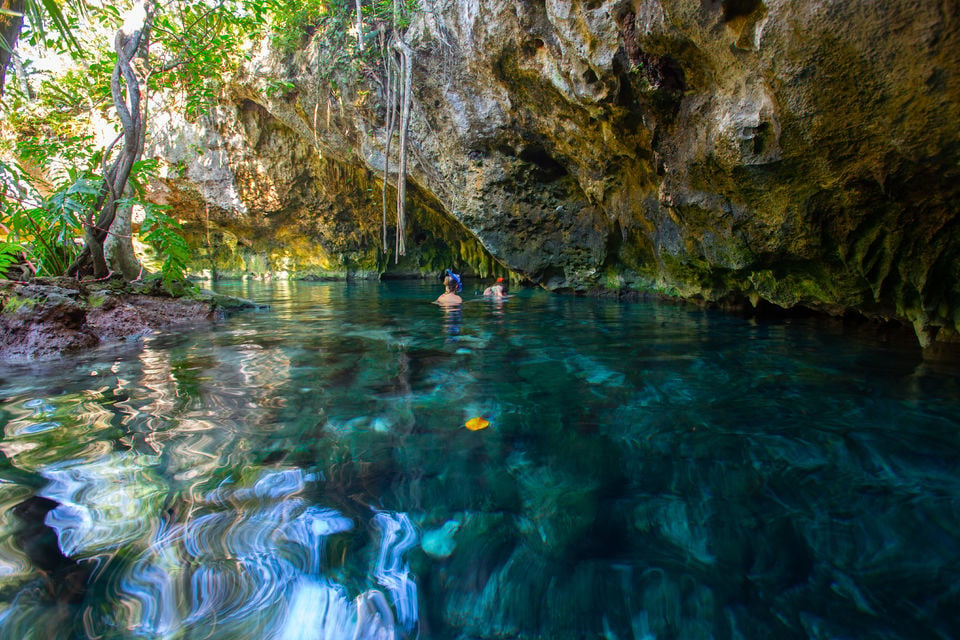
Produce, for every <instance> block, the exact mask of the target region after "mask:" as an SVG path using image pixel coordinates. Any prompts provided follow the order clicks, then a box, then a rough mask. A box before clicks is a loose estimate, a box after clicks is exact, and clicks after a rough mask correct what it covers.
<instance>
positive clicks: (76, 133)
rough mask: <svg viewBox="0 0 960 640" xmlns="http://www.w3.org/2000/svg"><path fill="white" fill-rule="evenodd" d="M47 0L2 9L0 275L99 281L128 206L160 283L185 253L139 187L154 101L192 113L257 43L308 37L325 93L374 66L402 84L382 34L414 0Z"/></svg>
mask: <svg viewBox="0 0 960 640" xmlns="http://www.w3.org/2000/svg"><path fill="white" fill-rule="evenodd" d="M51 2H52V0H24V1H23V2H21V4H22V5H24V8H23V9H22V10H21V11H19V12H18V11H17V10H16V9H17V7H16V6H15V7H14V9H13V10H9V11H6V12H5V13H3V15H4V17H6V18H9V19H10V20H8V22H11V21H12V22H11V24H12V26H10V25H8V29H7V32H5V33H4V42H6V43H8V45H7V47H6V48H4V47H3V46H0V49H4V50H6V51H8V53H9V54H11V55H10V56H8V59H9V60H8V61H9V62H10V65H9V69H11V70H12V69H16V72H15V74H14V76H13V77H9V78H8V79H7V83H6V87H5V90H4V95H3V104H2V111H3V119H4V122H3V125H2V127H3V134H4V135H3V140H2V142H0V145H2V147H3V148H2V149H0V153H2V158H3V161H2V162H0V275H2V273H3V272H4V271H6V270H8V269H9V268H10V267H11V266H12V265H13V264H19V265H20V266H21V270H22V271H23V273H24V275H31V274H32V275H61V274H70V275H77V276H78V277H90V276H93V277H97V278H100V277H106V276H108V275H110V273H111V271H113V270H114V265H108V264H107V260H108V258H107V257H105V253H104V244H105V243H107V242H109V241H114V242H119V245H120V247H121V250H125V251H126V252H127V253H128V254H130V255H132V254H133V245H132V239H131V238H130V237H129V236H122V235H119V234H113V235H114V236H116V237H113V238H110V237H108V236H110V235H111V228H112V225H113V224H114V221H115V220H116V219H117V218H118V217H120V218H123V217H124V216H126V217H127V219H128V220H129V217H130V215H131V210H132V209H133V208H134V207H136V208H138V209H139V210H140V211H141V212H142V214H143V216H144V217H143V222H142V223H141V225H140V228H139V233H138V237H139V239H140V241H142V242H144V243H146V244H149V245H152V246H153V247H154V249H155V250H156V252H157V255H158V256H159V257H160V259H159V263H160V264H159V267H160V270H161V271H162V273H163V277H164V280H165V281H168V282H173V281H175V280H181V279H183V278H184V275H185V273H186V268H187V265H188V264H189V260H190V254H189V247H188V246H187V243H186V242H185V241H184V240H183V237H182V236H181V235H180V233H179V224H178V222H177V220H176V212H175V211H171V210H168V209H165V208H162V207H159V206H157V205H156V204H154V203H151V202H149V201H148V200H147V197H146V191H145V189H144V188H143V187H144V185H145V184H146V183H147V182H148V181H149V179H150V177H151V174H152V172H153V171H154V170H155V169H156V163H155V162H153V161H152V160H150V159H144V158H142V152H143V146H144V140H145V138H146V137H147V136H149V135H150V128H149V123H150V121H151V116H152V113H151V111H150V109H153V110H156V109H158V107H157V106H156V105H157V104H158V102H157V100H155V98H162V100H164V101H171V102H172V101H176V102H177V106H176V108H177V109H178V110H180V111H182V112H184V113H185V115H186V116H187V117H188V118H198V117H199V116H201V115H203V114H204V113H206V112H207V111H208V110H209V109H210V107H211V106H212V105H214V104H215V102H216V100H217V98H218V96H219V95H220V92H221V90H222V88H223V85H224V79H225V78H229V77H230V75H231V74H232V73H233V72H234V71H235V70H236V69H237V68H238V67H239V65H241V64H242V63H243V62H244V60H246V59H248V58H249V56H250V55H251V52H252V51H253V50H254V46H253V45H254V44H255V43H258V42H260V41H262V39H263V38H269V39H270V40H271V43H272V45H273V46H274V47H276V48H278V49H279V50H281V51H287V52H292V51H293V50H295V49H296V48H297V47H299V46H302V45H303V44H304V42H305V41H306V39H307V38H310V37H313V38H314V40H315V41H316V42H318V52H319V54H320V58H321V59H320V61H319V62H320V77H321V79H326V80H327V81H328V83H329V85H330V88H331V91H332V93H333V95H336V92H337V91H338V88H337V87H338V82H342V81H349V80H350V79H352V78H356V77H358V76H359V75H362V74H365V73H371V69H374V68H378V69H385V70H386V71H387V74H386V75H387V78H388V80H387V83H388V84H390V85H391V86H394V87H395V88H397V90H402V87H401V85H400V81H399V80H398V79H396V80H394V81H391V80H390V78H391V77H392V76H390V75H389V74H390V69H391V68H393V69H400V68H402V67H401V66H400V65H397V64H396V63H393V62H392V58H393V56H394V55H397V54H396V52H397V51H401V48H400V47H399V46H398V45H397V42H402V39H401V40H399V41H398V39H397V38H396V36H395V35H394V36H393V40H392V41H391V40H390V35H389V34H396V33H398V32H400V31H402V30H403V29H405V28H406V26H407V25H408V24H409V21H410V16H411V15H412V12H413V11H415V10H416V7H417V0H373V2H367V3H364V2H361V1H360V0H307V1H306V2H302V1H298V0H215V1H211V0H174V1H173V2H170V3H163V4H160V3H157V2H156V1H155V0H126V2H120V3H102V4H100V5H96V6H94V5H90V6H88V5H86V4H85V3H84V2H83V0H67V1H66V2H60V3H57V2H53V3H52V5H51ZM14 4H16V3H14ZM134 10H136V11H134ZM18 16H19V18H18ZM131 17H135V18H136V19H135V20H134V21H131ZM17 19H19V21H20V23H19V24H20V26H19V30H20V31H16V29H15V28H16V27H17ZM125 21H126V26H125ZM11 34H12V37H11ZM358 34H359V35H358ZM18 38H19V41H20V42H22V43H27V44H28V45H29V47H30V48H29V52H28V53H29V54H30V55H32V56H34V57H37V56H38V55H39V54H40V53H45V54H46V55H49V54H57V55H59V57H60V59H61V60H66V61H67V62H68V63H69V64H67V65H65V66H64V67H62V68H60V69H55V70H50V69H49V68H42V67H41V65H39V64H37V60H36V59H34V60H31V59H29V58H28V57H27V56H17V54H16V53H15V50H14V49H13V45H15V44H16V43H17V40H18ZM391 43H392V44H391ZM391 47H393V48H391ZM388 58H389V59H390V60H388ZM391 65H392V66H391ZM393 73H394V74H397V73H398V72H397V71H396V70H395V71H394V72H393ZM278 82H279V81H278ZM283 89H284V87H283V86H282V85H280V84H278V86H277V91H283ZM391 99H392V100H394V101H395V100H396V97H395V96H393V97H391ZM160 105H161V106H160V107H159V109H164V108H166V106H165V104H164V103H160ZM398 110H399V105H398ZM398 113H399V111H398ZM399 120H400V118H399V116H398V123H399ZM104 123H106V124H107V126H108V128H112V130H113V131H114V132H115V133H116V135H117V137H116V139H115V140H114V141H113V142H112V143H104V142H103V141H102V136H101V138H100V142H97V141H96V140H95V138H94V136H93V135H92V134H91V130H92V129H93V128H94V127H95V126H100V127H101V128H102V126H103V124H104ZM400 135H401V141H402V140H403V135H404V134H403V132H402V130H401V133H400ZM401 146H402V145H401ZM400 210H401V211H402V207H401V209H400ZM398 215H399V214H398ZM128 226H129V223H128ZM398 226H399V224H398ZM116 270H117V271H122V270H121V269H120V268H119V267H116ZM122 275H124V277H127V278H132V277H134V275H135V274H134V273H131V272H130V270H129V269H127V270H126V272H124V273H122ZM136 275H142V269H141V273H140V274H136Z"/></svg>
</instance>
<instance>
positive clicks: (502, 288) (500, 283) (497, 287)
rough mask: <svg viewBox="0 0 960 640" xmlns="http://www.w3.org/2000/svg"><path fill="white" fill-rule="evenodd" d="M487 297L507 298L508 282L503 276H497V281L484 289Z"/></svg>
mask: <svg viewBox="0 0 960 640" xmlns="http://www.w3.org/2000/svg"><path fill="white" fill-rule="evenodd" d="M483 295H484V297H486V298H505V297H507V282H506V280H504V279H503V278H497V281H496V282H495V283H494V284H492V285H490V286H489V287H487V288H486V289H484V290H483Z"/></svg>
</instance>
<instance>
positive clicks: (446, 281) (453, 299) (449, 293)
mask: <svg viewBox="0 0 960 640" xmlns="http://www.w3.org/2000/svg"><path fill="white" fill-rule="evenodd" d="M443 286H444V288H445V289H446V291H444V292H443V293H442V294H441V295H440V297H439V298H437V299H436V300H434V302H436V303H437V304H439V305H440V306H442V307H450V306H454V305H458V304H462V303H463V298H461V297H460V296H458V295H457V292H458V291H460V288H461V286H462V285H461V284H460V276H458V275H457V274H455V273H453V272H452V271H450V269H447V275H446V276H445V277H444V278H443Z"/></svg>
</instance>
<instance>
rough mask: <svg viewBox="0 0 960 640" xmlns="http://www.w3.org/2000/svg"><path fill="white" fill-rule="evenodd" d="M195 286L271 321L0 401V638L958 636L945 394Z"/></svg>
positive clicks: (715, 342)
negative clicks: (478, 421) (245, 304)
mask: <svg viewBox="0 0 960 640" xmlns="http://www.w3.org/2000/svg"><path fill="white" fill-rule="evenodd" d="M470 286H471V285H470V284H469V283H468V287H470ZM218 288H219V289H220V290H221V291H223V292H226V293H231V294H234V295H242V296H245V297H250V298H253V299H255V300H258V301H262V302H268V303H270V304H271V305H272V308H271V311H270V312H254V313H246V314H243V315H238V316H235V317H232V318H229V319H227V320H225V321H222V322H220V323H219V324H217V325H216V326H215V327H214V328H213V329H212V330H209V331H207V330H200V331H192V332H182V333H175V334H168V335H160V336H156V337H152V338H149V339H146V340H145V341H139V342H132V343H129V344H122V345H114V346H111V347H107V348H104V349H101V350H98V351H96V352H93V353H88V354H84V355H82V356H77V357H73V358H68V359H65V360H63V361H60V362H58V363H54V364H52V365H31V366H27V365H16V366H7V367H5V368H4V369H3V370H2V373H0V426H2V429H3V438H2V440H0V452H2V457H0V637H3V638H82V637H95V638H171V639H173V638H176V639H180V638H190V639H193V638H230V639H234V638H298V639H301V638H302V639H306V638H325V639H326V638H330V639H334V638H337V639H339V638H343V639H353V638H413V637H420V638H427V639H433V638H436V639H448V638H450V639H453V638H545V639H546V638H550V639H554V638H557V639H563V638H621V639H627V638H629V639H640V638H658V639H672V638H721V639H725V638H729V639H737V638H951V637H954V638H955V637H960V616H958V614H957V613H956V612H957V611H958V610H960V609H958V604H960V596H958V591H960V481H958V467H957V460H958V451H960V435H958V418H957V416H958V415H960V412H958V408H960V377H958V375H957V372H956V371H955V370H951V369H949V368H939V369H936V368H931V365H929V364H925V363H924V362H922V361H921V360H920V359H919V358H918V356H917V354H916V353H915V352H913V351H910V350H908V349H898V348H897V347H895V346H890V345H885V344H881V343H878V342H875V341H872V340H869V339H865V338H862V337H857V336H855V335H847V334H845V333H844V331H843V330H841V329H829V328H824V327H819V328H818V327H815V326H811V325H806V324H803V323H801V322H793V323H762V322H754V321H750V320H745V319H742V318H738V317H735V316H730V315H724V314H722V313H715V312H711V311H705V310H700V309H693V308H691V307H686V306H674V305H663V304H658V303H656V302H631V303H617V302H612V301H599V300H592V299H577V298H568V297H558V296H552V295H550V294H547V293H545V292H541V291H533V290H524V291H521V292H519V293H518V295H516V296H514V297H512V298H511V299H509V300H507V301H506V302H503V303H494V302H490V301H482V300H470V301H469V302H467V303H466V304H464V305H463V308H462V309H461V310H459V311H453V312H449V311H448V312H445V311H444V310H442V309H440V308H438V307H436V306H435V305H432V304H430V303H429V302H428V301H429V300H432V299H433V298H434V297H436V296H437V295H438V294H439V293H440V292H441V288H440V286H439V285H438V284H437V283H435V282H430V283H419V282H418V283H372V282H370V283H366V282H361V283H348V284H345V283H286V282H279V283H274V284H273V285H265V284H259V283H232V284H231V283H225V284H219V285H218ZM470 297H471V296H467V298H470ZM474 417H483V418H484V419H486V420H487V421H489V427H487V428H486V429H482V430H478V431H471V430H468V429H466V428H465V427H464V425H465V423H466V422H467V420H469V419H471V418H474Z"/></svg>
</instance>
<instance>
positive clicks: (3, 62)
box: [0, 0, 24, 96]
mask: <svg viewBox="0 0 960 640" xmlns="http://www.w3.org/2000/svg"><path fill="white" fill-rule="evenodd" d="M23 5H24V2H23V0H0V9H2V11H0V38H3V41H4V42H5V43H6V46H5V47H0V96H2V95H3V86H4V84H5V83H6V79H7V65H9V64H10V52H11V51H13V49H14V47H16V46H17V40H19V39H20V30H21V29H22V28H23Z"/></svg>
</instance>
